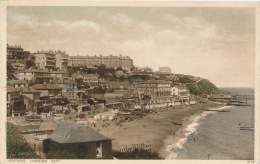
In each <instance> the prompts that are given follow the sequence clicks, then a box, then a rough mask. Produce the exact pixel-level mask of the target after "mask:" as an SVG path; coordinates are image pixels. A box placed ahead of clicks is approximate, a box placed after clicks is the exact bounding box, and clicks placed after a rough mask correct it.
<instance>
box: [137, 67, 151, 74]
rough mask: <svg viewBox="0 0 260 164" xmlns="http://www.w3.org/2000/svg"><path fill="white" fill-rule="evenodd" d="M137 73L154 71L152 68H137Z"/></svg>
mask: <svg viewBox="0 0 260 164" xmlns="http://www.w3.org/2000/svg"><path fill="white" fill-rule="evenodd" d="M135 72H150V73H152V72H153V69H152V68H150V67H137V68H136V71H135Z"/></svg>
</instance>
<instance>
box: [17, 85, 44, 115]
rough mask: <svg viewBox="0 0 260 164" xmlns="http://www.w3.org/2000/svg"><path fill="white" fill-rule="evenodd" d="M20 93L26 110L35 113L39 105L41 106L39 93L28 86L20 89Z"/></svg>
mask: <svg viewBox="0 0 260 164" xmlns="http://www.w3.org/2000/svg"><path fill="white" fill-rule="evenodd" d="M20 91H21V94H22V96H23V97H24V104H25V106H26V110H28V111H29V112H36V111H37V107H39V106H40V105H39V104H41V103H40V95H41V92H40V91H38V90H35V89H33V88H31V87H28V86H27V87H24V88H20Z"/></svg>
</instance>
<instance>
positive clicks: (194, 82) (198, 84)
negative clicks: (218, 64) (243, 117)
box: [177, 75, 219, 95]
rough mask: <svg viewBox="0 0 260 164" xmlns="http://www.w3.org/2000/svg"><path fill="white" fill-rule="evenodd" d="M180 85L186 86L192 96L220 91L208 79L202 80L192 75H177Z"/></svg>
mask: <svg viewBox="0 0 260 164" xmlns="http://www.w3.org/2000/svg"><path fill="white" fill-rule="evenodd" d="M177 76H178V78H179V82H180V83H184V84H186V86H187V88H188V89H189V91H190V93H191V94H194V95H199V94H203V93H205V94H211V93H218V92H219V89H218V88H217V87H216V86H215V85H214V84H213V83H211V82H210V81H209V80H207V79H201V78H199V77H194V76H190V75H177Z"/></svg>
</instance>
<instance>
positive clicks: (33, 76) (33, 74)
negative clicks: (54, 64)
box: [15, 69, 52, 84]
mask: <svg viewBox="0 0 260 164" xmlns="http://www.w3.org/2000/svg"><path fill="white" fill-rule="evenodd" d="M15 77H16V78H17V79H19V80H25V81H27V82H28V83H29V84H34V83H38V84H41V83H44V82H46V83H50V82H52V77H51V76H50V73H49V72H47V71H43V70H37V69H25V70H19V71H18V72H16V74H15Z"/></svg>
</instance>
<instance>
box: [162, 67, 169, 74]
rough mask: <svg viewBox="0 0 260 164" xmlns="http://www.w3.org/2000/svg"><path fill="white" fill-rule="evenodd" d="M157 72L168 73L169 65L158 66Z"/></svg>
mask: <svg viewBox="0 0 260 164" xmlns="http://www.w3.org/2000/svg"><path fill="white" fill-rule="evenodd" d="M159 73H161V74H170V73H171V68H170V67H159Z"/></svg>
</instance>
